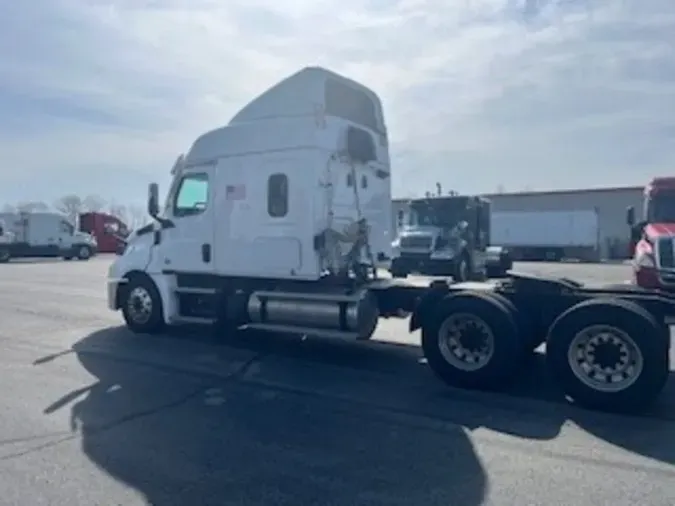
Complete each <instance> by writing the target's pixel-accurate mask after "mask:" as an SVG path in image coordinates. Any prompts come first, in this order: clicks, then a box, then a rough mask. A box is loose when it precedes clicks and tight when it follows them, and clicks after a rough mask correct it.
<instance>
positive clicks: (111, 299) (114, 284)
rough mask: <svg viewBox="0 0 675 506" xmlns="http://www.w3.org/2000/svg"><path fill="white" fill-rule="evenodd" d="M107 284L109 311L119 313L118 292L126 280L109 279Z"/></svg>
mask: <svg viewBox="0 0 675 506" xmlns="http://www.w3.org/2000/svg"><path fill="white" fill-rule="evenodd" d="M107 283H108V286H107V296H108V297H107V300H108V309H110V310H111V311H117V310H118V309H119V305H118V303H117V291H118V289H119V287H120V285H122V284H124V283H126V279H114V278H109V279H108V280H107Z"/></svg>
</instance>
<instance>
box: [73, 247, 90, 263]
mask: <svg viewBox="0 0 675 506" xmlns="http://www.w3.org/2000/svg"><path fill="white" fill-rule="evenodd" d="M91 255H92V250H91V248H90V247H89V246H78V247H77V259H78V260H83V261H85V260H89V259H90V258H91Z"/></svg>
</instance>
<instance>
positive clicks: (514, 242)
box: [490, 209, 600, 261]
mask: <svg viewBox="0 0 675 506" xmlns="http://www.w3.org/2000/svg"><path fill="white" fill-rule="evenodd" d="M490 229H491V230H490V232H491V234H492V244H495V245H499V246H504V247H506V248H508V249H509V250H510V251H511V253H512V256H513V258H514V260H554V261H559V260H562V259H578V260H589V261H594V260H598V255H599V243H600V223H599V218H598V213H597V211H596V210H595V209H581V210H573V211H501V212H494V213H492V217H491V227H490Z"/></svg>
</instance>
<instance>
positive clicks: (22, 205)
mask: <svg viewBox="0 0 675 506" xmlns="http://www.w3.org/2000/svg"><path fill="white" fill-rule="evenodd" d="M16 210H17V211H19V212H21V213H34V212H39V211H48V210H49V206H48V205H47V204H45V203H44V202H39V201H34V202H30V201H29V202H19V203H18V204H17V205H16Z"/></svg>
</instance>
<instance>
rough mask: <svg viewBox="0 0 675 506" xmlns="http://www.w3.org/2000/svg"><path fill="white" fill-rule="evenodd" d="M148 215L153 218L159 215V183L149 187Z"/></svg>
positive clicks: (151, 184)
mask: <svg viewBox="0 0 675 506" xmlns="http://www.w3.org/2000/svg"><path fill="white" fill-rule="evenodd" d="M148 214H149V215H150V216H152V217H153V218H156V217H157V215H158V214H159V185H157V183H150V184H149V185H148Z"/></svg>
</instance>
